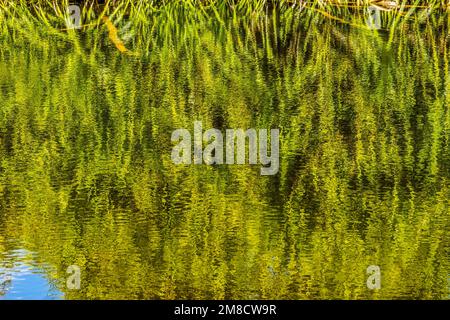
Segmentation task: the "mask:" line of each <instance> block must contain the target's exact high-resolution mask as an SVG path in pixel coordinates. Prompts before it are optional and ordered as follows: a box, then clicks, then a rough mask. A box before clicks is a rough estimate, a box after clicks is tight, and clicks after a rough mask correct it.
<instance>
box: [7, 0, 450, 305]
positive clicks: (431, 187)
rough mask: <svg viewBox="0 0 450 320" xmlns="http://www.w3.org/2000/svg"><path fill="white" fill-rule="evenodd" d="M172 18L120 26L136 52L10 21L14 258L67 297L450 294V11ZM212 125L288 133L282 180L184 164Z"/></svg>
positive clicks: (22, 14) (28, 19)
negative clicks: (23, 257) (368, 16)
mask: <svg viewBox="0 0 450 320" xmlns="http://www.w3.org/2000/svg"><path fill="white" fill-rule="evenodd" d="M131 2H132V1H130V3H131ZM165 8H166V9H167V10H165V11H164V10H163V11H158V12H157V13H155V14H154V15H151V16H138V13H137V11H136V12H134V11H132V12H131V13H130V12H128V13H126V12H125V11H124V12H120V11H118V12H115V13H113V12H111V13H110V14H111V16H112V17H115V20H114V21H115V23H116V24H117V26H118V28H120V27H123V26H124V25H125V24H126V22H127V21H128V20H130V21H131V23H132V26H131V27H130V28H131V31H132V33H133V37H132V38H131V39H130V40H128V41H126V42H125V44H126V46H127V47H128V48H129V49H130V52H132V54H128V55H127V54H122V53H120V52H119V51H118V50H116V48H115V47H114V46H113V45H112V44H111V43H110V41H109V39H108V36H107V32H106V30H105V29H106V28H105V27H104V26H103V25H102V24H95V23H94V25H93V26H91V27H86V28H85V29H84V30H80V31H73V30H70V31H64V30H60V28H58V27H50V26H51V25H53V21H60V20H58V19H60V18H58V17H57V16H55V15H54V14H53V13H49V14H48V15H46V16H45V14H47V13H44V14H43V15H42V16H40V17H36V16H34V14H36V13H35V12H32V11H30V10H28V9H24V8H14V9H12V8H9V11H8V10H4V11H2V12H1V13H0V21H2V22H3V23H2V24H1V27H0V28H1V29H0V41H1V43H2V46H1V47H0V160H1V161H0V252H3V254H6V253H7V252H8V250H10V249H11V248H12V247H13V245H14V243H20V245H21V246H23V247H25V248H27V249H28V250H31V251H34V252H37V254H38V257H39V259H41V261H42V262H45V263H46V265H49V266H51V267H52V268H53V269H52V268H49V270H48V277H49V278H51V279H52V281H53V282H54V283H55V285H56V286H58V287H59V288H60V290H62V291H64V292H65V294H66V298H101V299H108V298H165V299H173V298H214V299H223V298H231V299H237V298H241V299H248V298H263V299H268V298H270V299H278V298H288V299H305V298H310V299H318V298H345V299H348V298H359V299H361V298H369V299H372V298H374V299H378V298H405V297H407V298H416V299H420V298H437V299H443V298H446V297H447V295H448V288H447V285H448V284H447V276H448V274H449V272H450V269H449V254H450V252H449V250H450V247H449V237H448V230H449V227H450V224H449V223H450V217H449V204H450V200H449V199H450V189H449V188H450V183H449V182H450V148H449V143H450V110H449V105H450V74H449V58H450V54H449V49H448V47H449V43H448V42H449V38H448V34H449V26H450V24H449V19H448V17H447V15H445V14H438V15H432V16H430V17H428V18H427V17H424V16H423V15H421V13H420V12H419V13H417V14H416V15H414V16H404V15H403V16H397V15H391V13H390V12H386V13H383V22H384V30H380V31H378V32H377V31H371V30H367V28H366V27H365V24H364V21H365V20H364V19H365V18H364V15H363V14H361V15H360V16H358V15H355V16H352V17H349V16H348V15H347V14H345V13H342V14H341V15H340V18H339V19H341V18H342V19H345V20H346V21H348V22H349V23H348V24H345V23H342V21H338V20H336V19H332V18H329V17H327V16H326V15H323V14H320V13H318V12H315V11H314V10H312V11H311V10H309V11H308V10H304V11H301V12H300V11H298V10H295V9H286V10H282V11H279V10H270V11H269V10H268V12H267V13H264V11H263V12H262V13H261V14H258V15H255V16H238V15H235V14H233V11H229V10H224V11H217V10H207V11H205V12H199V11H197V10H193V9H189V6H182V7H171V6H167V7H165ZM171 8H172V9H171ZM88 12H89V11H87V10H85V14H86V15H85V20H86V19H88V18H89V17H88V16H89V15H90V14H92V15H94V14H95V10H94V9H92V11H90V13H89V14H88ZM130 15H131V16H130ZM98 16H99V15H95V17H98ZM95 17H94V16H93V17H91V18H92V19H94V20H95ZM133 17H135V19H133ZM136 17H140V19H139V18H136ZM398 17H399V18H398ZM119 30H123V29H119ZM195 120H201V121H203V123H204V126H205V127H208V128H209V127H215V128H220V129H225V128H280V130H281V146H280V172H279V173H278V175H276V176H273V177H272V176H267V177H263V176H260V174H259V167H251V166H248V165H243V166H226V165H223V166H203V165H202V166H195V165H192V166H177V165H174V164H173V163H172V162H171V159H170V152H171V148H172V143H171V141H170V135H171V133H172V131H173V130H175V129H177V128H181V127H183V128H188V129H190V130H192V126H193V122H194V121H195ZM1 259H2V258H1V255H0V264H1ZM73 264H76V265H79V266H80V267H81V269H82V288H81V290H80V291H67V290H66V289H65V287H64V281H65V280H64V279H65V277H66V273H65V272H66V268H67V267H68V266H69V265H73ZM369 265H379V266H380V267H381V270H382V288H381V289H380V290H375V291H371V290H368V289H367V287H366V279H367V275H366V268H367V266H369Z"/></svg>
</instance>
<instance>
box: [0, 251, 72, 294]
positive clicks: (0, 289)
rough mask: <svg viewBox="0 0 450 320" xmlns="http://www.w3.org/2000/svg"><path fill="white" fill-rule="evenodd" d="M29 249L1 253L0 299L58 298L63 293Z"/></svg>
mask: <svg viewBox="0 0 450 320" xmlns="http://www.w3.org/2000/svg"><path fill="white" fill-rule="evenodd" d="M44 267H45V266H39V264H37V263H36V262H35V261H34V260H33V254H32V253H30V252H29V251H26V250H23V249H18V250H12V251H11V252H8V253H3V259H2V260H1V262H0V300H58V299H62V298H63V294H62V293H61V292H60V291H59V290H58V289H57V288H56V287H55V286H54V285H52V283H51V282H50V281H49V279H48V278H47V277H46V272H45V271H44V269H45V268H44Z"/></svg>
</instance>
